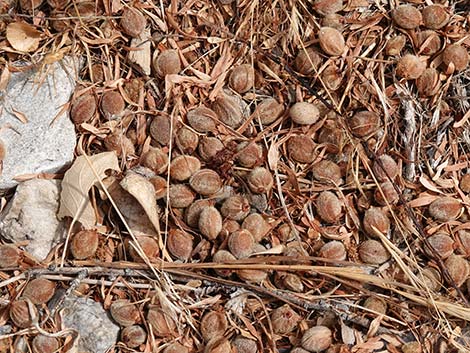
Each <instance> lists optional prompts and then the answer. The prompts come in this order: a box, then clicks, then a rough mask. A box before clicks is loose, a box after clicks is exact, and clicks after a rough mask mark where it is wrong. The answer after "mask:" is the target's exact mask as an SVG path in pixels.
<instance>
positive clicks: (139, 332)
mask: <svg viewBox="0 0 470 353" xmlns="http://www.w3.org/2000/svg"><path fill="white" fill-rule="evenodd" d="M146 339H147V333H146V332H145V330H144V329H143V328H142V327H140V326H138V325H132V326H127V327H125V328H124V329H123V330H122V331H121V341H122V342H124V344H125V345H126V346H127V347H129V348H136V347H138V346H140V345H141V344H144V343H145V340H146Z"/></svg>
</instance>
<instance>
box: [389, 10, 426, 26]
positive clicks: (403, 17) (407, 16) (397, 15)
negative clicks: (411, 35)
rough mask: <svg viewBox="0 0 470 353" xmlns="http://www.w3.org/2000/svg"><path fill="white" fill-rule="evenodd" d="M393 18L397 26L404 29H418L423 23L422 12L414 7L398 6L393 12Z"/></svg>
mask: <svg viewBox="0 0 470 353" xmlns="http://www.w3.org/2000/svg"><path fill="white" fill-rule="evenodd" d="M392 18H393V21H394V22H395V24H396V25H397V26H398V27H401V28H403V29H414V28H417V27H419V25H420V24H421V22H422V21H423V16H422V15H421V12H420V11H419V10H418V9H417V8H416V7H414V6H413V5H401V6H398V7H397V8H396V9H395V10H394V11H393V12H392Z"/></svg>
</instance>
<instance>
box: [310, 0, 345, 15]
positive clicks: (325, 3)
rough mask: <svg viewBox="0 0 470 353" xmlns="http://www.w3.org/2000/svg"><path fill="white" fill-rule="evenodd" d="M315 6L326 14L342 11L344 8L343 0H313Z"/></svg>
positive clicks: (321, 13)
mask: <svg viewBox="0 0 470 353" xmlns="http://www.w3.org/2000/svg"><path fill="white" fill-rule="evenodd" d="M313 8H314V10H315V11H316V12H318V13H319V14H320V15H323V16H326V15H329V14H333V13H336V12H340V11H341V10H342V9H343V0H333V1H329V0H315V1H314V2H313Z"/></svg>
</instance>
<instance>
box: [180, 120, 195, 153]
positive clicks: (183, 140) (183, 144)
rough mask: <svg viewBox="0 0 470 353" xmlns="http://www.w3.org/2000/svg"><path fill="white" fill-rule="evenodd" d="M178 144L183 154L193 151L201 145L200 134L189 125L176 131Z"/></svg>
mask: <svg viewBox="0 0 470 353" xmlns="http://www.w3.org/2000/svg"><path fill="white" fill-rule="evenodd" d="M176 146H178V148H179V150H180V152H181V153H183V154H191V153H193V152H194V151H195V150H196V149H197V148H198V146H199V136H198V135H197V134H196V133H195V132H194V131H192V130H190V129H188V128H187V127H182V128H181V129H179V130H178V131H177V132H176Z"/></svg>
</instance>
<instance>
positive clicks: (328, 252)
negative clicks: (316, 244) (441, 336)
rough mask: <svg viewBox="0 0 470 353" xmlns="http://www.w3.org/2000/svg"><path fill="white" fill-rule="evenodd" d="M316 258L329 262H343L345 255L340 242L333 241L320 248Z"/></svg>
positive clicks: (344, 249)
mask: <svg viewBox="0 0 470 353" xmlns="http://www.w3.org/2000/svg"><path fill="white" fill-rule="evenodd" d="M318 256H319V257H322V258H324V259H329V260H336V261H344V260H346V257H347V253H346V248H345V247H344V244H343V243H342V242H340V241H338V240H333V241H330V242H328V243H326V244H325V245H323V246H322V247H321V248H320V251H319V252H318Z"/></svg>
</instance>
